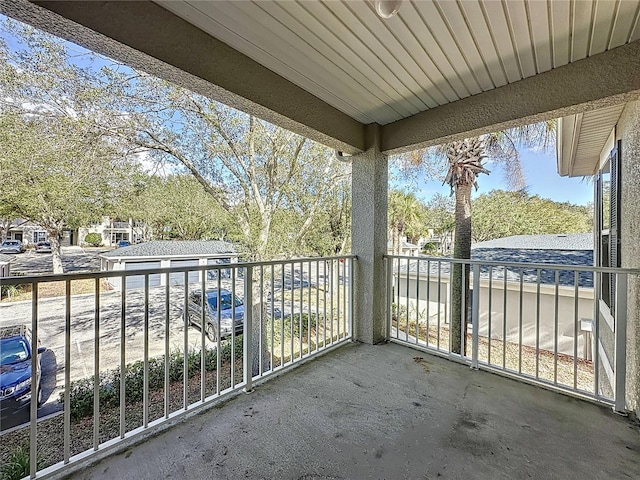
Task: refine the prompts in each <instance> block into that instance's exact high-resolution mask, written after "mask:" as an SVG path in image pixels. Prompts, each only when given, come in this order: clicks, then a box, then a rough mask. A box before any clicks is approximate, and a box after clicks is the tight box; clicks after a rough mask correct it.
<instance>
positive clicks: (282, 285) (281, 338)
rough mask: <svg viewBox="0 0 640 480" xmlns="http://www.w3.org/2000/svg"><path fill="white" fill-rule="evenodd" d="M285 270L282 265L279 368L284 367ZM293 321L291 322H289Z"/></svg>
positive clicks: (284, 266)
mask: <svg viewBox="0 0 640 480" xmlns="http://www.w3.org/2000/svg"><path fill="white" fill-rule="evenodd" d="M285 268H286V264H285V263H283V264H282V272H281V276H282V279H281V280H282V283H281V284H280V305H281V313H280V366H281V367H282V366H284V287H285V284H284V281H285V277H284V274H285ZM291 321H293V320H291Z"/></svg>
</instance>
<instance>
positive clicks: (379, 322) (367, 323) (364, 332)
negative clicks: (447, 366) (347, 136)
mask: <svg viewBox="0 0 640 480" xmlns="http://www.w3.org/2000/svg"><path fill="white" fill-rule="evenodd" d="M365 135H366V142H365V145H366V147H367V150H366V151H365V152H363V153H361V154H358V155H354V156H353V157H351V160H352V207H351V239H352V248H351V250H352V252H353V254H354V255H357V256H358V259H357V260H356V262H355V264H354V295H353V302H354V305H353V324H354V325H353V334H354V338H355V339H356V340H358V341H360V342H364V343H370V344H373V343H378V342H381V341H383V340H384V334H385V318H386V315H385V312H386V299H387V294H386V281H385V276H384V262H383V258H382V256H383V255H384V254H385V253H386V250H387V188H388V170H387V168H388V166H387V163H388V162H387V157H386V155H383V154H382V153H381V152H380V126H379V125H376V124H372V125H368V126H367V127H366V130H365Z"/></svg>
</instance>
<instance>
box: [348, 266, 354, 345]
mask: <svg viewBox="0 0 640 480" xmlns="http://www.w3.org/2000/svg"><path fill="white" fill-rule="evenodd" d="M347 321H348V322H349V338H351V339H353V259H352V258H350V259H349V318H348V320H347Z"/></svg>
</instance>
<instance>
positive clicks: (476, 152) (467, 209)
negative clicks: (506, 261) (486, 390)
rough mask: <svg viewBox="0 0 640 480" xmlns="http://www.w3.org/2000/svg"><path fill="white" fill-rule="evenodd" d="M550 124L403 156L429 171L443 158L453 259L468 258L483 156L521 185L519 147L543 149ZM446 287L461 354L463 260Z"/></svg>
mask: <svg viewBox="0 0 640 480" xmlns="http://www.w3.org/2000/svg"><path fill="white" fill-rule="evenodd" d="M555 125H556V124H555V121H553V120H551V121H548V122H543V123H537V124H532V125H526V126H523V127H517V128H512V129H509V130H504V131H501V132H496V133H489V134H486V135H482V136H479V137H472V138H467V139H464V140H459V141H454V142H451V143H447V144H444V145H439V146H436V147H430V148H428V149H426V150H422V151H417V152H413V153H411V154H410V155H409V156H408V160H409V163H411V164H413V165H414V166H421V167H426V170H427V172H428V173H430V174H433V172H434V165H438V164H440V165H441V164H442V160H445V161H446V165H447V167H448V168H447V174H446V176H445V178H444V183H447V184H448V185H449V186H450V187H451V194H452V195H454V194H455V200H456V201H455V223H456V226H455V234H454V247H453V258H457V259H463V260H464V259H466V260H468V259H470V258H471V188H472V187H475V188H476V189H477V188H478V182H477V176H478V174H480V173H484V174H489V173H490V172H489V170H487V169H486V168H485V167H484V162H485V161H486V160H488V159H491V160H492V161H496V162H500V163H501V164H502V166H503V169H504V172H505V177H506V180H507V183H508V184H509V186H510V187H511V188H515V189H522V188H523V187H524V176H523V173H522V165H521V163H520V155H519V153H518V146H522V147H535V148H542V149H546V148H548V147H549V145H550V144H551V143H553V141H554V140H555ZM463 272H464V275H463ZM451 287H452V291H451V332H450V335H451V351H452V352H453V353H458V354H459V353H465V354H466V341H465V342H463V339H466V333H467V324H468V321H469V318H468V317H469V313H468V309H466V308H465V311H464V312H463V308H462V306H463V305H465V306H466V305H469V265H468V264H466V265H464V270H463V265H462V264H461V263H458V264H454V266H453V272H452V276H451ZM463 299H464V303H463ZM463 343H464V344H463Z"/></svg>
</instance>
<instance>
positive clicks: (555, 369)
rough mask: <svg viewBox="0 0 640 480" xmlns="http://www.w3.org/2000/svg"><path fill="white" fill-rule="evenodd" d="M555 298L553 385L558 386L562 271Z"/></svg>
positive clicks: (556, 279) (558, 276)
mask: <svg viewBox="0 0 640 480" xmlns="http://www.w3.org/2000/svg"><path fill="white" fill-rule="evenodd" d="M555 272H556V273H555V296H554V308H555V310H554V320H553V384H554V385H557V384H558V337H559V335H560V332H559V331H558V330H559V329H558V317H559V309H558V301H559V287H558V286H559V282H560V270H557V269H556V271H555Z"/></svg>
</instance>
